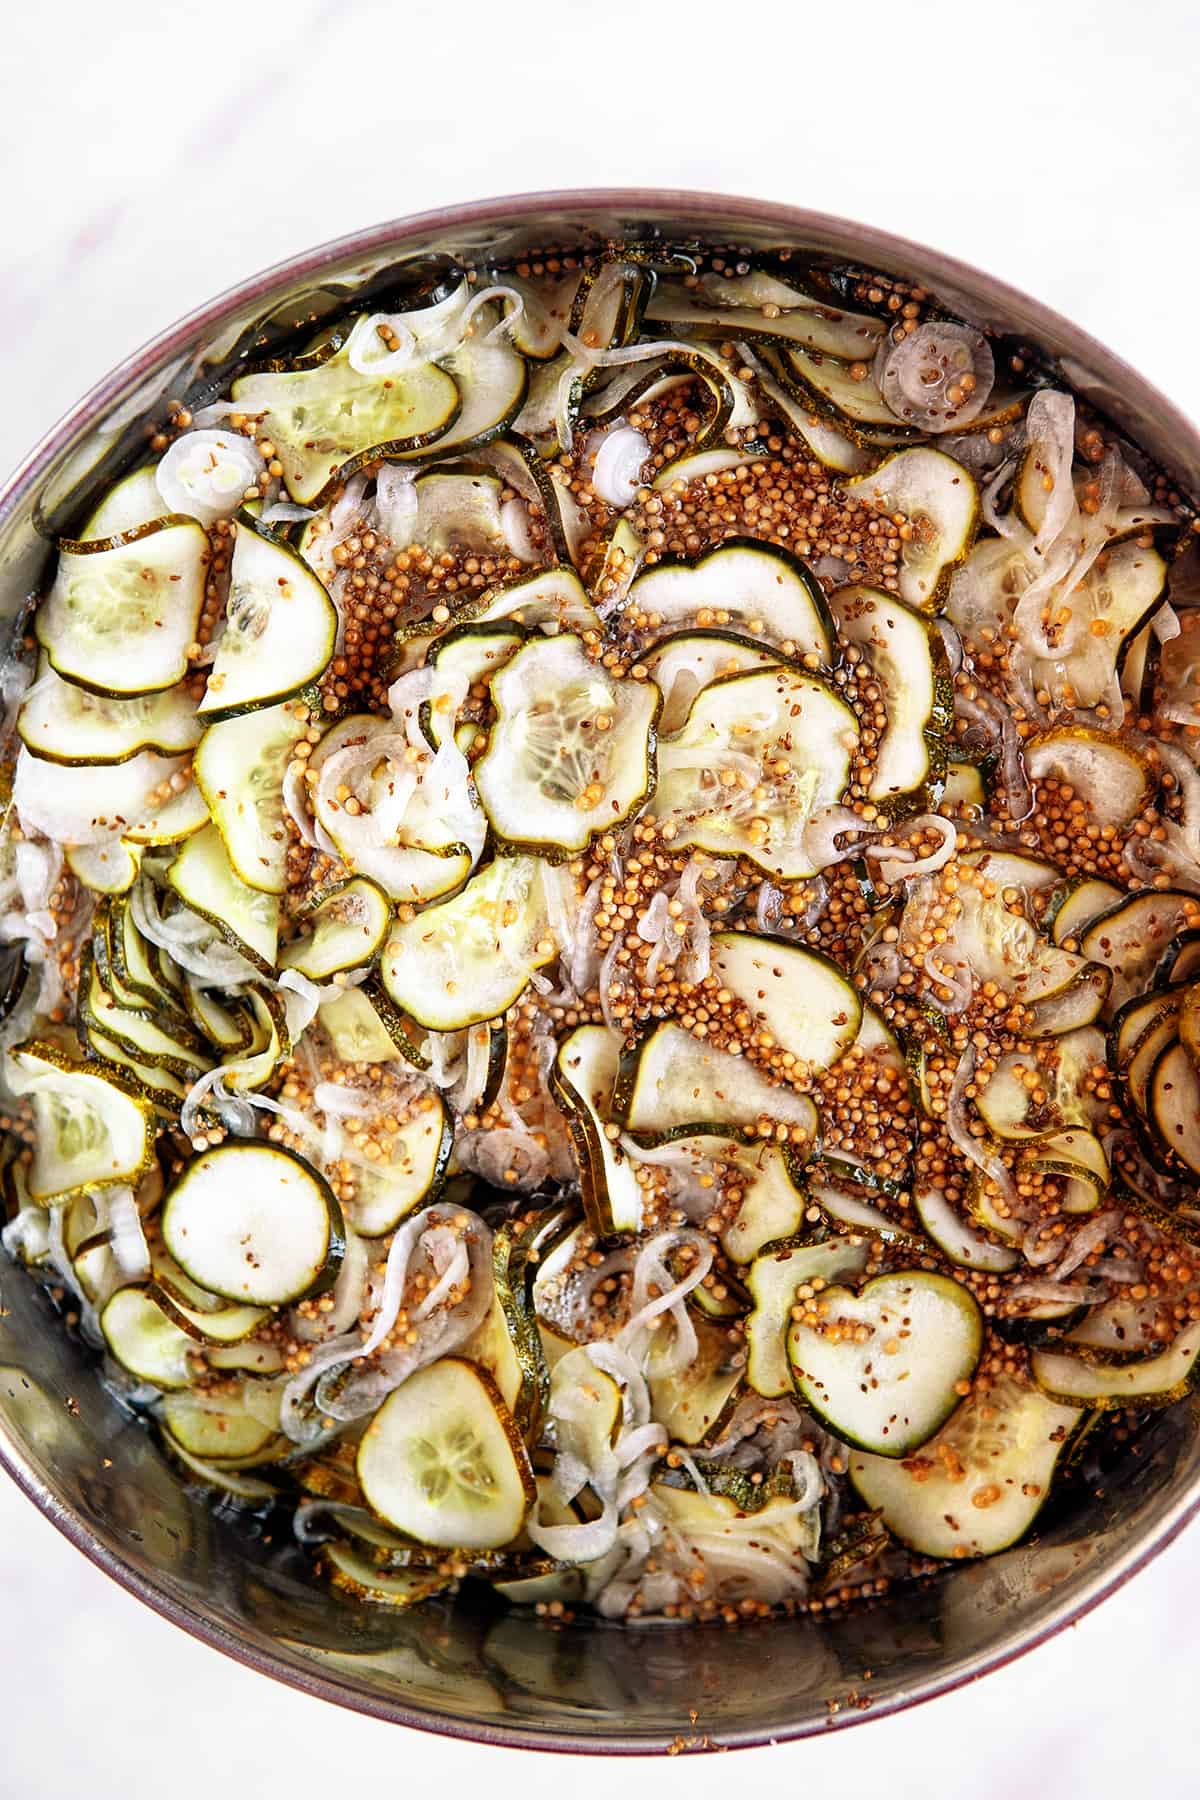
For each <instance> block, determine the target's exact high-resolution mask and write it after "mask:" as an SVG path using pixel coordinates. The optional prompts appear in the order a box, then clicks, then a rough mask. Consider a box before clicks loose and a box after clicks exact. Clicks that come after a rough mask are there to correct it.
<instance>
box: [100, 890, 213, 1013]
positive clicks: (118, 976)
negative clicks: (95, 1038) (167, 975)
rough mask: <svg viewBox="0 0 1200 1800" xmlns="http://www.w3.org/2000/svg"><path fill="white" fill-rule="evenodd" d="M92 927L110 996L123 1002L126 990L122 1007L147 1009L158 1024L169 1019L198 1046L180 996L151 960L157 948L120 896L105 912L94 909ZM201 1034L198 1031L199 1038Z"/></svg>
mask: <svg viewBox="0 0 1200 1800" xmlns="http://www.w3.org/2000/svg"><path fill="white" fill-rule="evenodd" d="M94 926H95V928H94V929H93V944H94V948H95V952H96V959H97V962H98V963H99V964H100V965H101V967H100V972H101V975H102V976H103V977H104V983H105V986H106V987H107V988H108V989H109V990H110V992H111V993H112V995H113V997H114V998H115V999H118V1000H122V992H121V990H122V989H124V990H126V991H127V994H128V998H124V999H123V1004H124V1005H126V1006H131V1005H132V1006H139V1005H140V1006H141V1007H143V1008H145V1007H150V1008H151V1009H152V1011H153V1012H154V1014H155V1015H156V1017H157V1018H158V1020H159V1023H160V1024H163V1023H165V1021H166V1019H167V1018H169V1019H170V1021H171V1026H172V1028H173V1029H175V1030H176V1031H178V1032H180V1033H182V1034H183V1035H185V1036H187V1035H190V1036H191V1037H192V1038H193V1039H196V1042H197V1047H199V1046H200V1039H198V1038H196V1032H195V1029H194V1026H193V1027H190V1026H189V1022H188V1021H189V1015H188V1012H187V1008H186V1006H185V1005H184V1002H183V999H182V996H181V995H180V994H179V993H178V992H177V991H176V990H175V989H174V988H173V987H172V986H171V985H170V984H169V982H168V981H166V980H165V979H164V978H163V976H161V975H160V974H159V965H158V964H157V963H156V962H155V961H153V960H152V958H153V957H154V956H155V953H156V952H157V950H158V946H157V945H155V944H150V943H148V942H147V941H146V939H145V938H144V937H143V936H142V934H141V932H140V931H139V930H138V928H137V924H136V922H135V920H134V917H133V913H132V911H131V909H130V906H129V903H128V901H127V900H126V899H125V898H124V896H123V895H117V896H116V897H115V898H114V899H113V900H111V901H110V902H109V904H108V907H107V908H106V909H99V908H98V909H97V914H96V919H95V921H94ZM101 927H102V929H101ZM203 1035H204V1034H203V1032H201V1034H200V1037H201V1038H202V1037H203Z"/></svg>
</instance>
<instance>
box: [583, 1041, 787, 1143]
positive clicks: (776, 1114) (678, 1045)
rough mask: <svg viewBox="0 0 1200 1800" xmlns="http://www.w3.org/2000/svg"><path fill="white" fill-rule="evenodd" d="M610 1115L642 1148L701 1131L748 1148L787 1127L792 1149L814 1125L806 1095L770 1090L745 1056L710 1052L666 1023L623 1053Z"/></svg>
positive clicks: (783, 1089) (770, 1084)
mask: <svg viewBox="0 0 1200 1800" xmlns="http://www.w3.org/2000/svg"><path fill="white" fill-rule="evenodd" d="M613 1112H614V1115H615V1116H616V1117H617V1118H618V1119H619V1120H620V1121H621V1122H622V1123H623V1124H624V1126H625V1128H626V1130H627V1131H629V1132H631V1133H632V1134H633V1136H634V1137H636V1138H637V1139H638V1140H639V1141H641V1142H646V1143H652V1142H658V1143H663V1142H666V1141H667V1140H668V1139H673V1138H679V1137H697V1136H700V1135H703V1134H705V1133H709V1134H711V1135H713V1136H715V1137H721V1136H726V1137H740V1138H743V1139H745V1141H747V1142H748V1143H754V1142H756V1141H758V1140H760V1139H761V1138H763V1137H764V1136H768V1135H769V1136H774V1135H775V1134H776V1132H777V1130H778V1128H779V1127H780V1126H787V1127H788V1132H789V1137H790V1139H791V1142H792V1144H793V1146H799V1147H802V1146H804V1145H805V1144H808V1143H811V1142H812V1141H813V1140H814V1139H815V1138H816V1135H817V1124H818V1119H817V1109H816V1107H815V1106H814V1105H813V1102H812V1101H811V1100H810V1099H809V1097H808V1095H807V1094H798V1093H797V1092H796V1090H795V1089H794V1088H789V1087H780V1086H777V1085H776V1084H775V1083H774V1082H771V1081H769V1080H768V1079H767V1077H766V1076H765V1075H763V1074H761V1073H760V1072H759V1070H758V1069H756V1068H755V1067H754V1065H753V1063H751V1062H748V1061H747V1060H746V1058H745V1057H744V1056H733V1055H731V1054H730V1053H729V1052H728V1051H727V1050H714V1049H713V1048H712V1046H711V1045H710V1044H706V1043H704V1042H702V1041H701V1039H699V1038H696V1037H693V1036H692V1034H691V1033H690V1032H689V1031H685V1030H684V1029H683V1028H682V1026H679V1025H674V1024H671V1023H670V1022H669V1021H664V1022H663V1023H661V1024H658V1025H653V1026H651V1028H650V1029H649V1031H647V1032H645V1033H643V1035H642V1036H641V1037H639V1038H638V1039H637V1040H636V1042H635V1043H634V1044H633V1045H632V1046H631V1047H627V1048H626V1049H625V1051H624V1052H623V1053H622V1056H621V1066H620V1071H619V1074H618V1077H617V1085H616V1089H615V1091H614V1095H613ZM768 1124H769V1125H770V1131H769V1132H768V1131H767V1130H766V1126H767V1125H768Z"/></svg>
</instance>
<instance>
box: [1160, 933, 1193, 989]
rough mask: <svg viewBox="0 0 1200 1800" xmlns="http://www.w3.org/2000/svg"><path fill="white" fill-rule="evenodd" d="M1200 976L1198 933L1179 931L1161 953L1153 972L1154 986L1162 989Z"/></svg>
mask: <svg viewBox="0 0 1200 1800" xmlns="http://www.w3.org/2000/svg"><path fill="white" fill-rule="evenodd" d="M1197 975H1200V931H1181V932H1180V934H1179V936H1178V937H1177V938H1172V940H1171V942H1170V943H1169V944H1168V945H1167V948H1166V949H1165V950H1164V951H1163V954H1162V958H1161V960H1160V962H1159V965H1158V968H1157V970H1156V971H1155V976H1154V980H1155V985H1156V986H1157V987H1164V986H1168V985H1170V984H1171V983H1172V982H1176V981H1192V980H1194V979H1195V977H1196V976H1197Z"/></svg>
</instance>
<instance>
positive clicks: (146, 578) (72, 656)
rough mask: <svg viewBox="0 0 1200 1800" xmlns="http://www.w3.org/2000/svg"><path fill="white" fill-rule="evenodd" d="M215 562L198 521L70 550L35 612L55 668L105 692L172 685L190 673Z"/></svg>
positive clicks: (40, 637)
mask: <svg viewBox="0 0 1200 1800" xmlns="http://www.w3.org/2000/svg"><path fill="white" fill-rule="evenodd" d="M208 557H209V550H208V538H207V536H206V534H205V531H204V528H203V526H201V525H198V524H197V523H196V521H195V520H194V519H164V520H163V521H162V523H161V524H159V525H157V526H154V527H152V528H150V529H148V530H147V531H145V532H143V533H142V534H141V535H139V536H138V537H137V538H136V539H135V540H134V541H133V542H132V543H125V544H119V545H117V546H116V547H115V548H114V549H111V550H95V551H89V552H87V553H86V554H83V555H79V554H75V553H73V552H71V551H63V553H62V554H61V555H60V557H59V560H58V574H57V575H56V577H55V581H54V586H53V587H52V588H51V590H50V592H49V594H48V595H47V596H46V598H45V600H43V602H42V604H41V605H40V606H39V607H38V610H37V613H36V614H35V616H34V631H35V633H36V635H37V640H38V642H39V644H41V646H42V648H43V650H44V651H45V652H46V655H47V657H48V658H49V660H50V663H51V666H52V667H53V668H54V669H55V671H56V672H57V673H58V674H59V675H62V676H65V677H66V679H67V680H68V681H74V682H77V683H78V685H79V686H80V687H84V688H90V689H91V690H92V691H93V692H94V693H97V694H110V695H114V696H120V695H126V694H153V693H159V692H161V691H162V690H163V689H164V688H170V687H174V686H175V683H176V682H177V681H179V680H181V679H182V677H183V676H184V675H186V673H187V668H188V655H187V653H188V648H189V646H190V645H191V644H193V643H194V642H195V638H196V629H197V627H198V625H199V623H200V609H201V607H202V606H203V604H204V582H205V571H206V569H207V566H208Z"/></svg>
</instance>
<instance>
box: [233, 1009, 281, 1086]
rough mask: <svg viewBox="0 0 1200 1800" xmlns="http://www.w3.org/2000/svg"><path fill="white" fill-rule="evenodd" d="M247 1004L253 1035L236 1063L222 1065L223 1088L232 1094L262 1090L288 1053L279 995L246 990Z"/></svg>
mask: <svg viewBox="0 0 1200 1800" xmlns="http://www.w3.org/2000/svg"><path fill="white" fill-rule="evenodd" d="M246 1004H247V1005H248V1007H249V1009H250V1013H251V1015H252V1018H253V1022H254V1024H253V1029H254V1036H253V1037H252V1038H251V1040H250V1043H249V1045H248V1046H247V1048H246V1050H245V1052H244V1053H243V1054H242V1055H241V1056H239V1057H238V1059H237V1061H236V1062H226V1063H225V1064H224V1075H223V1080H224V1083H225V1086H226V1087H227V1088H229V1089H230V1090H231V1092H233V1093H235V1094H241V1093H250V1092H253V1091H255V1090H256V1089H258V1088H261V1087H265V1086H266V1084H267V1082H268V1081H269V1080H270V1079H271V1077H272V1075H274V1073H275V1071H276V1069H277V1068H278V1067H279V1064H280V1062H281V1060H282V1059H283V1058H284V1057H285V1056H287V1055H288V1054H289V1053H290V1051H291V1042H290V1039H289V1037H288V1030H287V1012H286V1009H285V1007H284V1003H283V998H282V995H281V994H279V993H277V992H276V991H275V989H273V988H266V989H260V988H249V989H247V991H246Z"/></svg>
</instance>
